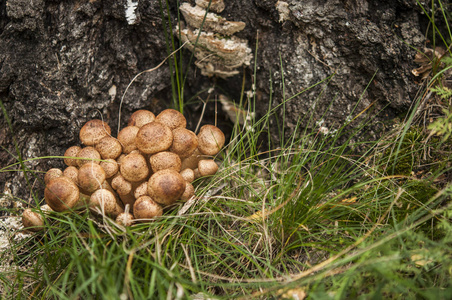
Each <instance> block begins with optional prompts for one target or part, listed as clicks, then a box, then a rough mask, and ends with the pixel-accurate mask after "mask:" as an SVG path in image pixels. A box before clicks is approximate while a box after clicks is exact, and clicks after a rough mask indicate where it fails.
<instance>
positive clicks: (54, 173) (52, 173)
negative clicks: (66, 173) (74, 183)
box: [44, 168, 63, 185]
mask: <svg viewBox="0 0 452 300" xmlns="http://www.w3.org/2000/svg"><path fill="white" fill-rule="evenodd" d="M61 176H63V171H61V170H60V169H57V168H52V169H49V170H48V171H47V172H46V174H45V175H44V183H45V184H46V185H47V184H48V183H49V181H50V180H51V179H53V178H57V177H61Z"/></svg>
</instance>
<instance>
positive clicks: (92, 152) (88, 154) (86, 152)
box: [77, 146, 100, 168]
mask: <svg viewBox="0 0 452 300" xmlns="http://www.w3.org/2000/svg"><path fill="white" fill-rule="evenodd" d="M77 157H79V158H84V159H78V160H77V165H78V167H79V168H80V167H81V166H83V165H84V164H86V163H89V162H93V163H95V164H100V154H99V152H97V150H96V149H95V148H94V147H91V146H88V147H85V148H83V149H82V150H80V151H79V152H78V154H77Z"/></svg>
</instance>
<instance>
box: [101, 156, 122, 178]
mask: <svg viewBox="0 0 452 300" xmlns="http://www.w3.org/2000/svg"><path fill="white" fill-rule="evenodd" d="M100 166H101V167H102V169H104V171H105V177H106V178H107V179H108V178H112V177H113V176H115V175H116V174H117V173H118V171H119V165H118V163H117V162H116V160H114V159H111V158H108V159H106V160H104V161H101V162H100Z"/></svg>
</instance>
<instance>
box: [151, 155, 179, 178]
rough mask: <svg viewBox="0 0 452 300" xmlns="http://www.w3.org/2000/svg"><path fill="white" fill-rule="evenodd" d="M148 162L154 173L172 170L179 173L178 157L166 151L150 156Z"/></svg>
mask: <svg viewBox="0 0 452 300" xmlns="http://www.w3.org/2000/svg"><path fill="white" fill-rule="evenodd" d="M149 162H150V164H151V168H152V171H153V172H154V173H155V172H158V171H160V170H164V169H172V170H175V171H177V172H179V171H180V167H181V160H180V157H179V156H178V155H177V154H175V153H172V152H168V151H163V152H159V153H156V154H154V155H152V156H151V157H150V158H149Z"/></svg>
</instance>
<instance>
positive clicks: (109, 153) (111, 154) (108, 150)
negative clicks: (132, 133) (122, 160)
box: [96, 136, 122, 159]
mask: <svg viewBox="0 0 452 300" xmlns="http://www.w3.org/2000/svg"><path fill="white" fill-rule="evenodd" d="M96 150H97V152H99V154H100V156H101V157H102V158H103V159H108V158H112V159H116V158H118V156H119V155H121V153H122V146H121V143H120V142H119V141H118V140H117V139H115V138H114V137H111V136H106V137H103V138H102V139H101V140H100V141H99V142H98V143H97V144H96Z"/></svg>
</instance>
